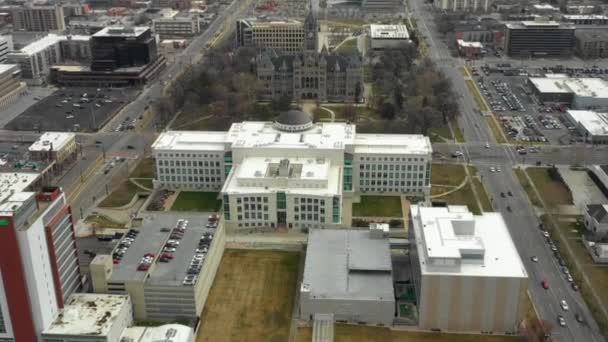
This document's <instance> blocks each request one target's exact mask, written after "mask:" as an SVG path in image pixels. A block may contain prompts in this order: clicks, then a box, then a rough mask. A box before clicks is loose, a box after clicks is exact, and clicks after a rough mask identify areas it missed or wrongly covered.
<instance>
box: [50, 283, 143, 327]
mask: <svg viewBox="0 0 608 342" xmlns="http://www.w3.org/2000/svg"><path fill="white" fill-rule="evenodd" d="M127 305H128V306H130V305H131V301H130V300H129V296H128V295H108V294H99V293H74V294H72V295H71V296H70V298H68V301H67V303H66V305H65V306H64V308H63V310H62V311H61V313H60V314H59V315H58V317H57V318H55V320H54V321H53V323H51V325H50V326H49V327H48V328H47V329H46V330H44V332H43V335H89V336H105V335H107V334H108V332H109V331H110V329H111V327H112V325H113V324H114V323H116V317H117V316H118V314H119V313H120V311H121V310H122V309H123V308H124V307H125V306H127Z"/></svg>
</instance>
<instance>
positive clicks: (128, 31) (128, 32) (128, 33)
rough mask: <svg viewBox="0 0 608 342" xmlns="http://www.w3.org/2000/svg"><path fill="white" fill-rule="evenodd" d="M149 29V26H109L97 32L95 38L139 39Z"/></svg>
mask: <svg viewBox="0 0 608 342" xmlns="http://www.w3.org/2000/svg"><path fill="white" fill-rule="evenodd" d="M149 29H150V28H149V27H147V26H133V27H124V26H109V27H104V28H103V29H101V30H100V31H98V32H96V33H95V34H94V35H93V37H139V36H140V35H141V34H142V33H144V32H146V31H148V30H149Z"/></svg>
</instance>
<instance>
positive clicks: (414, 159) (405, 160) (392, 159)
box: [357, 157, 425, 162]
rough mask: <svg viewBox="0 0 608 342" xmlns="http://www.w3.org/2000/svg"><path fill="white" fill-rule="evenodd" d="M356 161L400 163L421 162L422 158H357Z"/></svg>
mask: <svg viewBox="0 0 608 342" xmlns="http://www.w3.org/2000/svg"><path fill="white" fill-rule="evenodd" d="M357 159H358V160H366V161H401V162H423V161H425V159H424V158H407V157H359V158H357Z"/></svg>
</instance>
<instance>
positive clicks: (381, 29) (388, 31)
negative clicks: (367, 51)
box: [370, 24, 411, 50]
mask: <svg viewBox="0 0 608 342" xmlns="http://www.w3.org/2000/svg"><path fill="white" fill-rule="evenodd" d="M409 43H411V41H410V35H409V33H408V32H407V26H405V25H378V24H372V25H370V47H371V49H372V50H385V49H399V48H402V47H403V46H404V45H405V44H409Z"/></svg>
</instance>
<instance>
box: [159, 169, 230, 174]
mask: <svg viewBox="0 0 608 342" xmlns="http://www.w3.org/2000/svg"><path fill="white" fill-rule="evenodd" d="M158 173H159V174H178V175H179V174H182V173H183V174H185V175H221V174H222V170H221V169H179V168H178V169H175V168H162V167H161V168H159V169H158Z"/></svg>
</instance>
